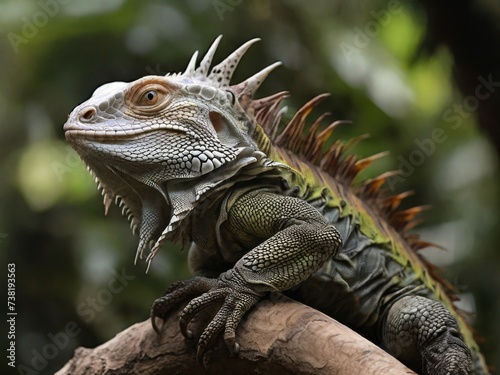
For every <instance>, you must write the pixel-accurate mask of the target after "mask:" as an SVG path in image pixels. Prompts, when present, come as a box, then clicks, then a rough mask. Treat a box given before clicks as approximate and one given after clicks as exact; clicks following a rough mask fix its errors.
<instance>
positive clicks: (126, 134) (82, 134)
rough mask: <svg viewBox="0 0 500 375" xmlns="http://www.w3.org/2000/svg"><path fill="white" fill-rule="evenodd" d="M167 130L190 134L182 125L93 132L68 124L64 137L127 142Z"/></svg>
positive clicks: (147, 126)
mask: <svg viewBox="0 0 500 375" xmlns="http://www.w3.org/2000/svg"><path fill="white" fill-rule="evenodd" d="M162 130H166V131H168V132H170V133H178V134H188V133H189V131H188V130H187V129H186V128H185V127H183V126H180V125H158V124H156V125H146V126H141V127H137V128H136V129H129V130H93V129H82V128H81V127H78V126H75V125H73V124H69V123H66V124H65V125H64V136H65V137H66V139H67V140H68V141H71V140H75V139H77V140H78V139H81V140H89V141H99V142H102V141H106V142H113V141H126V140H130V139H137V138H138V137H139V136H142V135H145V134H148V133H152V132H157V131H162Z"/></svg>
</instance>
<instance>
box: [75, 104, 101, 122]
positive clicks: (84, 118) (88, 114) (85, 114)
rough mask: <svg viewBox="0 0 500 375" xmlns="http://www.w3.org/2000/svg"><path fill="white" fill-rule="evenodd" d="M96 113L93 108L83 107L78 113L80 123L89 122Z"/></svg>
mask: <svg viewBox="0 0 500 375" xmlns="http://www.w3.org/2000/svg"><path fill="white" fill-rule="evenodd" d="M96 113H97V112H96V109H95V108H94V107H85V108H84V109H82V110H81V112H80V116H79V118H80V121H81V122H89V121H91V120H92V119H93V118H94V117H95V115H96Z"/></svg>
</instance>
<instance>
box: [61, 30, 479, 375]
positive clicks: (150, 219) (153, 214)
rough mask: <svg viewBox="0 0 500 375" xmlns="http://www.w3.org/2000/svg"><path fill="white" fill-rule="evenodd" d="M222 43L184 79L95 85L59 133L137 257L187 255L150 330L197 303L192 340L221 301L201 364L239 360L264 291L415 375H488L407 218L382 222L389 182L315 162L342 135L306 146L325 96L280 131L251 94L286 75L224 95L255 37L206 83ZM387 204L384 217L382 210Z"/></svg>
mask: <svg viewBox="0 0 500 375" xmlns="http://www.w3.org/2000/svg"><path fill="white" fill-rule="evenodd" d="M219 40H220V37H219V38H218V39H217V40H216V41H215V43H214V44H213V45H212V46H211V48H210V49H209V51H208V52H207V54H206V55H205V57H204V58H203V59H202V61H201V62H200V64H199V66H198V67H196V59H197V53H195V54H194V55H193V58H192V59H191V61H190V62H189V64H188V67H187V68H186V71H185V72H184V73H182V74H173V75H167V76H165V77H158V76H147V77H144V78H141V79H139V80H137V81H134V82H131V83H123V82H114V83H110V84H107V85H104V86H102V87H100V88H99V89H98V90H96V92H95V93H94V95H93V96H92V97H91V98H90V99H89V100H88V101H86V102H84V103H83V104H81V105H80V106H78V107H76V108H75V109H74V110H73V112H72V113H71V114H70V116H69V119H68V121H67V123H66V124H65V127H64V129H65V134H66V138H67V140H68V141H69V142H70V143H71V145H72V146H73V147H74V148H75V150H76V151H77V152H78V153H79V155H80V156H81V158H82V159H83V160H84V162H85V163H86V164H87V166H88V168H89V170H90V171H91V172H92V174H93V175H94V176H95V178H96V182H97V183H98V184H99V188H100V189H101V190H102V193H103V196H104V205H105V209H106V211H107V210H108V208H109V206H110V204H111V202H112V201H113V199H114V200H115V201H116V202H117V203H118V204H119V205H120V206H123V213H124V214H125V215H126V216H127V218H128V219H129V221H130V224H131V228H132V230H133V232H134V233H136V232H138V234H139V246H138V249H137V257H142V254H143V252H144V250H145V249H147V248H148V247H149V248H150V249H151V251H150V253H149V256H148V258H147V261H148V264H149V263H150V262H151V260H152V259H153V257H154V255H155V254H156V253H157V251H158V250H159V248H160V246H161V244H162V243H163V242H164V241H165V240H169V241H172V242H182V243H183V244H184V245H187V244H189V245H190V250H189V266H190V269H191V270H192V272H193V274H195V275H196V276H195V277H194V278H193V279H191V280H188V281H182V282H178V283H175V284H174V285H172V286H171V287H170V288H169V289H168V290H167V292H166V293H165V295H164V296H163V297H161V298H159V299H157V300H156V301H155V302H154V304H153V307H152V310H151V317H152V323H153V327H154V328H155V329H156V330H157V331H159V330H160V328H159V327H158V321H159V320H161V319H163V318H165V317H166V316H167V314H168V313H169V312H170V310H171V309H172V308H173V307H175V306H176V305H177V304H178V303H179V302H180V301H182V300H185V299H187V298H191V300H190V302H189V303H188V304H187V306H186V308H185V309H184V310H183V313H182V315H181V317H180V328H181V331H182V333H183V334H184V335H185V336H186V337H189V338H191V337H193V333H192V332H191V330H190V322H191V321H192V319H193V318H195V317H196V316H197V314H199V313H200V312H202V311H204V310H206V309H210V308H211V307H212V306H214V305H218V306H220V308H219V310H218V311H217V312H216V314H215V315H214V317H213V319H212V320H211V322H210V323H209V324H208V325H207V326H206V327H205V329H204V331H203V333H202V334H201V336H200V337H199V338H198V353H197V356H198V358H199V359H200V360H204V359H206V356H205V354H206V352H207V350H209V349H210V348H211V347H213V345H214V344H215V341H216V340H217V338H218V337H220V336H221V335H222V336H223V338H224V341H225V342H226V344H227V347H228V348H229V350H230V352H231V353H232V354H236V353H237V352H238V350H239V345H238V343H237V338H236V334H235V331H236V328H237V326H238V323H239V322H240V320H241V318H242V317H243V316H244V315H245V313H246V312H247V311H248V310H249V309H250V308H251V307H252V306H253V305H254V304H255V303H256V302H257V301H258V300H259V299H261V298H262V297H264V296H265V295H266V294H268V293H269V292H273V291H282V292H284V293H286V294H288V295H290V296H292V297H293V298H296V299H297V300H299V301H302V302H304V303H306V304H308V305H310V306H312V307H314V308H317V309H319V310H321V311H323V312H325V313H327V314H329V315H330V316H332V317H334V318H335V319H338V320H339V321H341V322H343V323H345V324H347V325H348V326H350V327H352V328H353V329H355V330H357V331H358V332H360V333H361V334H363V335H364V336H366V337H367V338H369V339H370V340H372V341H374V342H376V343H378V344H379V345H380V346H381V347H383V348H384V349H386V350H387V351H388V352H389V353H391V354H392V355H394V356H395V357H397V358H399V359H401V360H402V361H403V362H404V363H406V364H407V365H408V366H410V367H411V368H413V369H415V370H416V371H421V372H422V373H425V374H431V375H444V374H473V373H477V374H487V373H488V371H487V368H486V366H485V364H484V360H483V358H482V356H481V354H480V352H479V348H478V346H477V344H476V343H475V341H474V338H473V336H472V333H471V331H470V329H469V328H468V326H467V324H466V322H465V321H464V320H463V318H462V317H461V316H460V314H458V313H457V311H456V309H455V308H454V306H453V303H452V300H451V299H450V297H449V293H447V290H446V285H445V284H443V283H442V282H441V281H440V280H439V279H437V277H436V276H435V275H434V273H433V272H432V270H431V269H430V268H428V266H427V264H426V263H425V262H424V261H423V260H422V259H421V258H420V257H419V256H418V255H417V254H416V253H415V252H414V250H413V248H412V246H416V245H415V244H416V243H417V242H415V241H414V240H411V239H410V238H409V237H407V235H406V232H405V230H404V229H401V228H399V226H400V223H403V224H409V223H410V219H411V216H412V215H411V212H410V213H405V215H406V216H405V217H406V218H403V219H398V220H399V222H398V220H395V219H394V218H392V219H391V215H392V216H394V215H395V216H397V215H396V214H395V211H394V209H395V207H396V206H397V205H398V204H399V203H398V202H399V200H400V199H401V197H398V196H396V197H393V198H391V199H388V198H387V199H385V200H383V199H382V197H381V196H380V195H377V194H378V193H377V191H378V185H379V182H383V178H381V179H379V180H377V179H375V180H374V181H371V182H367V183H366V184H365V185H363V186H364V187H363V189H364V191H360V190H359V189H358V191H356V188H354V187H353V186H352V184H351V180H352V177H353V176H354V175H355V174H356V173H357V172H358V171H359V170H360V169H362V167H361V165H365V164H366V165H367V164H369V163H370V160H361V161H359V162H357V163H356V161H357V160H356V159H352V158H351V159H349V158H348V157H347V158H345V159H342V158H340V157H339V156H338V155H341V154H342V153H341V152H340V151H342V146H340V145H336V146H334V147H333V148H332V149H331V150H330V151H329V152H327V153H326V154H322V153H321V151H318V150H321V146H323V144H324V140H325V139H326V138H327V137H328V135H329V134H330V133H331V130H333V128H334V127H335V124H332V125H331V126H330V127H328V128H327V129H325V130H324V131H323V132H321V133H317V132H316V130H311V131H310V132H309V134H308V135H307V136H306V137H305V138H304V137H302V136H301V135H300V134H301V133H302V131H301V130H302V128H303V126H304V121H305V118H306V117H307V115H308V114H309V112H310V111H311V109H312V108H313V107H314V105H315V104H316V103H317V102H318V101H319V100H321V99H322V98H323V97H324V96H321V97H318V98H316V99H313V100H312V101H311V102H310V103H308V104H306V105H305V106H304V107H303V108H302V109H301V110H299V112H297V114H296V116H295V117H294V119H292V121H291V122H290V123H289V125H287V127H286V129H285V130H284V131H283V132H282V133H281V134H280V135H276V134H275V133H276V132H275V127H276V126H277V124H278V123H279V122H280V118H281V114H282V111H281V110H280V108H281V107H280V102H281V100H282V99H283V98H284V97H285V94H284V93H278V94H275V95H273V96H270V97H266V98H262V99H258V100H254V99H253V95H254V94H255V92H256V90H257V89H258V87H259V86H260V84H261V83H262V82H263V80H264V79H265V78H266V77H267V75H268V74H269V73H270V71H271V70H272V69H274V68H275V67H276V66H278V65H279V64H273V65H271V66H269V67H268V68H265V69H263V70H262V71H261V72H259V73H257V74H255V75H254V76H252V77H250V78H248V79H247V80H245V81H243V82H241V83H239V84H237V85H232V86H231V85H230V84H229V81H230V79H231V76H232V73H233V71H234V69H235V68H236V66H237V65H238V62H239V60H240V59H241V57H242V56H243V55H244V53H245V52H246V50H247V49H248V48H249V47H250V45H251V44H253V42H255V41H256V40H252V41H250V42H247V43H245V44H244V45H243V46H241V47H240V48H239V49H238V50H236V51H235V52H234V53H233V54H231V55H230V56H229V57H227V58H226V59H225V60H224V61H223V62H221V63H220V64H218V65H217V66H215V67H214V68H212V70H211V71H210V72H209V70H210V66H211V63H212V58H213V56H214V53H215V50H216V48H217V45H218V42H219ZM316 125H317V124H315V125H313V128H314V129H315V126H316ZM268 134H269V135H268ZM363 168H364V167H363ZM382 201H383V202H385V203H383V204H385V206H387V207H389V206H391V207H392V208H390V209H388V210H385V209H384V208H381V207H382V206H383V204H382V203H381V202H382ZM385 206H384V207H385ZM384 210H385V211H384ZM400 216H401V214H400ZM403 216H404V215H403ZM412 241H413V245H412V243H411V242H412Z"/></svg>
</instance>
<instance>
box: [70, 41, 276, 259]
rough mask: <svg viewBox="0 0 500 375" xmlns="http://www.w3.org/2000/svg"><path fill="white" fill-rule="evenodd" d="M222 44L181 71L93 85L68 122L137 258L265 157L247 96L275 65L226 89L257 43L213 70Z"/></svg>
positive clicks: (257, 104)
mask: <svg viewBox="0 0 500 375" xmlns="http://www.w3.org/2000/svg"><path fill="white" fill-rule="evenodd" d="M220 38H221V37H219V38H217V39H216V40H215V42H214V43H213V45H212V46H211V47H210V49H209V50H208V52H207V54H206V55H205V57H204V58H203V59H202V61H201V62H200V64H199V66H198V67H196V60H197V52H195V53H194V55H193V57H192V58H191V60H190V62H189V64H188V66H187V68H186V70H185V72H184V73H179V74H167V75H166V76H146V77H143V78H141V79H138V80H136V81H133V82H130V83H125V82H113V83H108V84H105V85H103V86H101V87H99V88H98V89H97V90H96V91H95V92H94V94H93V95H92V97H91V98H90V99H89V100H87V101H85V102H84V103H82V104H80V105H79V106H78V107H76V108H75V109H74V110H73V111H72V112H71V114H70V115H69V118H68V121H67V122H66V124H65V125H64V130H65V136H66V139H67V140H68V141H69V142H70V144H71V145H72V146H73V148H74V149H75V150H76V151H77V152H78V154H79V155H80V157H81V158H82V159H83V161H84V162H85V163H86V165H87V167H88V169H89V170H90V171H91V172H92V173H93V175H94V176H95V178H96V182H97V183H98V186H99V188H100V189H101V190H102V193H103V196H104V206H105V211H106V212H107V210H108V209H109V206H110V204H111V202H112V201H113V199H114V200H115V201H116V203H117V204H119V205H120V206H123V213H124V214H125V215H127V217H128V219H129V220H130V223H131V228H132V230H133V231H134V232H135V231H137V230H139V236H140V240H139V247H138V252H137V254H138V255H142V252H143V250H144V249H145V248H146V247H147V246H148V245H149V246H151V245H152V244H154V247H153V249H152V254H154V253H155V252H156V251H157V250H158V248H159V246H160V244H161V241H162V240H163V239H164V238H165V237H166V235H167V234H168V233H169V232H171V231H172V230H173V228H174V227H175V225H176V223H178V222H179V221H180V220H181V219H182V218H183V217H184V216H186V215H187V213H188V212H189V211H190V210H192V209H193V206H194V204H195V202H196V201H197V200H198V199H199V197H200V196H201V195H202V194H203V193H204V192H206V191H207V190H209V189H211V188H213V187H214V186H216V185H218V184H220V182H221V181H226V180H228V179H230V178H231V177H232V176H234V175H235V174H236V173H237V172H238V170H239V169H241V168H242V167H244V166H246V165H249V164H251V163H255V162H256V161H257V160H259V158H262V156H263V154H262V153H261V152H260V151H259V146H258V145H257V144H256V143H255V141H254V140H253V139H252V137H251V133H252V132H254V130H255V126H256V125H255V121H253V120H254V117H253V115H254V112H255V110H259V108H260V107H262V103H263V102H262V99H261V100H260V101H254V100H252V96H253V94H254V93H255V91H256V90H257V88H258V87H259V86H260V84H261V83H262V81H263V80H264V79H265V77H266V76H267V75H268V74H269V72H270V71H271V70H272V69H274V68H275V67H276V66H278V65H279V63H275V64H273V65H271V66H269V67H267V68H266V69H264V70H262V71H261V72H259V73H257V74H256V75H254V76H252V77H250V78H248V79H247V80H245V81H244V82H241V83H240V84H238V85H234V86H230V85H229V82H230V79H231V76H232V74H233V72H234V70H235V69H236V66H237V65H238V62H239V61H240V59H241V57H242V56H243V55H244V53H245V52H246V51H247V49H248V48H249V47H250V46H251V45H252V44H253V43H254V42H256V41H257V39H254V40H250V41H249V42H247V43H245V44H243V45H242V46H241V47H240V48H238V49H237V50H236V51H235V52H233V53H232V54H231V55H230V56H228V57H227V58H226V59H225V60H224V61H222V62H221V63H220V64H218V65H216V66H215V67H213V68H212V69H211V70H209V69H210V65H211V62H212V58H213V56H214V53H215V50H216V48H217V45H218V43H219V41H220ZM264 99H266V98H264Z"/></svg>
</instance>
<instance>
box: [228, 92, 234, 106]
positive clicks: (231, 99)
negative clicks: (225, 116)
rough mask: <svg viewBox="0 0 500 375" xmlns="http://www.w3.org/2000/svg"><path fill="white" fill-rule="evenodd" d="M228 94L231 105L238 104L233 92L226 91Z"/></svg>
mask: <svg viewBox="0 0 500 375" xmlns="http://www.w3.org/2000/svg"><path fill="white" fill-rule="evenodd" d="M226 94H227V100H228V101H229V103H231V105H234V103H236V96H234V93H233V92H232V91H231V90H226Z"/></svg>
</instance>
